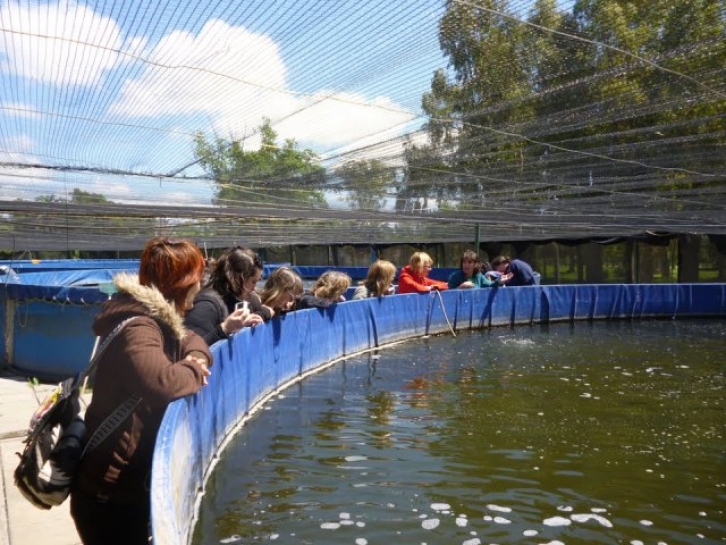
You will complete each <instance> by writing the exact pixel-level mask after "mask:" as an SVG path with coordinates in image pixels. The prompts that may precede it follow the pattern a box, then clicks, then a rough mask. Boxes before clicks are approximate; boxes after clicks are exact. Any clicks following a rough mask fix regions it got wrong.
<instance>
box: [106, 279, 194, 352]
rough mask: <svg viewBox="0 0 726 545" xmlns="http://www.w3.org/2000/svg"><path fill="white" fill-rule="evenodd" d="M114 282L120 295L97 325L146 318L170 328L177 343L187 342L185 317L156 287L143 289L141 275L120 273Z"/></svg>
mask: <svg viewBox="0 0 726 545" xmlns="http://www.w3.org/2000/svg"><path fill="white" fill-rule="evenodd" d="M113 281H114V284H115V285H116V287H117V288H118V294H117V295H116V296H115V297H114V298H113V299H112V300H111V301H109V302H108V303H107V304H105V305H104V307H103V310H102V311H101V313H100V314H99V315H98V317H97V318H96V323H97V324H99V325H100V323H104V322H107V321H108V322H117V321H121V320H122V319H124V318H126V317H128V316H132V315H138V314H144V315H147V316H149V317H151V318H153V319H155V320H157V321H159V322H162V323H163V324H165V325H166V326H168V327H169V328H170V329H171V330H172V332H173V333H174V335H175V336H176V337H177V339H179V340H181V339H183V338H184V336H185V334H186V330H185V328H184V317H183V316H182V315H181V314H179V312H178V311H177V309H176V307H175V306H174V304H173V303H170V302H169V301H167V300H166V299H165V298H164V295H162V293H161V292H160V291H159V290H158V289H157V288H156V287H154V286H143V285H141V284H140V283H139V277H138V275H136V274H131V273H119V274H117V275H116V276H115V277H114V280H113Z"/></svg>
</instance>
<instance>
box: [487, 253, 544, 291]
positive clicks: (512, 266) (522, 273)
mask: <svg viewBox="0 0 726 545" xmlns="http://www.w3.org/2000/svg"><path fill="white" fill-rule="evenodd" d="M492 269H494V270H495V271H497V272H499V273H501V274H509V275H511V277H510V278H509V279H507V280H504V281H503V284H504V285H505V286H534V285H535V284H536V283H537V281H536V280H535V277H534V269H532V266H531V265H530V264H529V263H526V262H524V261H522V260H521V259H512V258H510V257H509V256H506V255H500V256H497V257H495V258H494V259H493V260H492Z"/></svg>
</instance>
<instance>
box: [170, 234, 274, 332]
mask: <svg viewBox="0 0 726 545" xmlns="http://www.w3.org/2000/svg"><path fill="white" fill-rule="evenodd" d="M261 276H262V261H261V260H260V258H259V257H258V255H257V254H256V253H255V252H254V251H253V250H250V249H249V248H244V247H242V246H235V247H234V248H230V249H229V250H226V251H225V252H224V253H223V254H222V255H221V256H220V257H219V258H218V259H217V260H216V261H215V262H214V264H213V266H212V268H211V270H210V272H209V279H208V280H207V282H206V284H205V286H204V288H203V289H202V290H201V291H200V292H199V294H197V296H196V297H195V298H194V307H193V308H192V309H191V310H190V311H189V312H188V313H187V315H186V317H185V319H184V325H185V326H186V327H187V328H188V329H190V330H192V331H194V332H195V333H197V334H198V335H200V336H201V337H202V338H203V339H204V340H205V341H206V342H207V344H208V345H209V346H211V345H213V344H214V343H215V342H217V341H219V340H221V339H226V338H227V337H229V336H230V335H232V334H233V333H236V332H237V331H239V330H240V329H242V328H243V327H254V326H255V325H257V324H259V323H261V322H263V321H264V320H269V318H270V317H271V316H272V313H271V312H270V310H269V309H266V308H265V307H264V306H263V305H262V302H261V301H260V298H259V296H258V295H257V294H256V293H255V287H256V285H257V283H258V282H259V281H260V278H261ZM244 301H246V302H247V305H246V306H247V308H246V309H245V308H242V307H243V305H242V304H241V303H243V302H244Z"/></svg>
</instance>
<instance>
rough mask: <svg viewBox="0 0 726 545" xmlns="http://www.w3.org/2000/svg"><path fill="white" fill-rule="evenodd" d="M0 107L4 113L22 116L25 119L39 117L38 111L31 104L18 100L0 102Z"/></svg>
mask: <svg viewBox="0 0 726 545" xmlns="http://www.w3.org/2000/svg"><path fill="white" fill-rule="evenodd" d="M0 109H3V110H5V113H6V114H9V115H14V116H16V117H24V118H26V119H40V112H39V111H38V110H37V109H36V108H35V106H32V105H31V104H24V103H20V102H0Z"/></svg>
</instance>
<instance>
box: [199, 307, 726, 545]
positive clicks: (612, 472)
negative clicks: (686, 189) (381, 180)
mask: <svg viewBox="0 0 726 545" xmlns="http://www.w3.org/2000/svg"><path fill="white" fill-rule="evenodd" d="M725 375H726V328H725V327H724V323H723V322H722V321H721V320H698V321H696V320H694V321H642V322H629V321H622V322H595V323H575V324H560V325H550V326H532V327H517V328H514V329H510V328H498V329H492V330H486V331H474V332H460V333H458V335H457V337H456V338H453V337H451V336H443V337H431V338H428V339H417V340H414V341H411V342H407V343H405V344H402V345H398V346H395V347H392V348H387V349H383V350H381V351H379V352H377V353H372V354H366V355H363V356H359V357H355V358H351V359H349V360H347V361H345V362H343V363H340V364H337V365H336V366H334V367H332V368H330V369H329V370H326V371H324V372H322V373H320V374H318V375H314V376H312V377H310V378H308V379H306V380H305V381H303V382H302V383H301V384H299V385H296V386H293V387H292V388H291V389H289V390H288V391H286V392H285V393H284V394H283V395H281V396H280V397H279V398H278V399H275V400H274V401H272V402H271V403H270V404H269V405H268V406H267V407H265V410H263V411H261V412H259V413H258V414H257V416H255V417H254V418H253V420H251V421H250V422H249V423H248V424H247V425H246V426H245V428H244V429H243V430H242V431H241V432H240V434H239V435H238V436H237V437H236V438H235V440H233V441H232V442H231V444H230V445H228V447H227V449H226V450H225V451H224V453H223V455H222V459H221V460H220V462H219V464H218V465H217V467H216V469H215V471H214V473H213V475H212V477H211V478H210V480H209V482H208V483H207V490H206V494H205V496H204V499H203V502H202V505H201V509H200V513H199V522H198V524H197V525H196V528H195V535H194V541H193V543H194V544H196V545H202V544H204V545H209V544H217V543H238V544H246V543H261V542H277V543H300V544H322V545H328V544H330V545H332V544H335V545H338V544H346V543H349V544H354V545H376V544H383V543H385V544H393V543H402V544H426V545H434V544H442V545H444V544H445V545H451V544H462V545H478V544H505V543H532V544H540V543H546V544H551V545H557V544H587V543H607V544H610V543H612V544H620V543H627V544H632V545H640V544H654V545H655V544H669V545H674V544H704V545H705V544H710V543H724V542H726V438H725V434H726V414H724V406H725V404H726V399H725V397H724V394H725V391H724V386H725V385H726V378H725Z"/></svg>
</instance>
